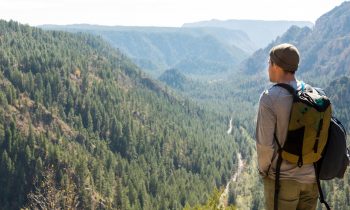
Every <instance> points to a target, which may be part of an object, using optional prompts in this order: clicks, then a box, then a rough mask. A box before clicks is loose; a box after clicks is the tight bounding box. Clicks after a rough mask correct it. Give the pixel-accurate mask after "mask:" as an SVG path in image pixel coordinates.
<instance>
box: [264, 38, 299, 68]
mask: <svg viewBox="0 0 350 210" xmlns="http://www.w3.org/2000/svg"><path fill="white" fill-rule="evenodd" d="M270 59H271V61H272V62H273V63H275V64H277V65H278V66H280V67H281V68H283V69H284V70H285V71H291V72H295V71H296V70H297V69H298V65H299V51H298V49H297V48H296V47H295V46H294V45H291V44H288V43H284V44H280V45H277V46H274V47H273V48H272V49H271V50H270Z"/></svg>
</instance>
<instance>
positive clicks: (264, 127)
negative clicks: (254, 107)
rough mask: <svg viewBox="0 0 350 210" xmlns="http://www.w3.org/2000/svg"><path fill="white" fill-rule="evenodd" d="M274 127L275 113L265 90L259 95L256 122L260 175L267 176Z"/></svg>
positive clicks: (273, 147)
mask: <svg viewBox="0 0 350 210" xmlns="http://www.w3.org/2000/svg"><path fill="white" fill-rule="evenodd" d="M275 127H276V115H275V113H274V111H273V105H272V101H271V98H270V96H269V95H268V91H265V92H264V93H263V94H262V95H261V97H260V101H259V110H258V118H257V123H256V150H257V153H258V167H259V172H260V174H261V175H262V176H267V173H268V170H269V168H270V165H271V162H272V157H273V155H274V150H275V146H274V145H275V144H274V132H275Z"/></svg>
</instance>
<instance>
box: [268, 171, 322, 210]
mask: <svg viewBox="0 0 350 210" xmlns="http://www.w3.org/2000/svg"><path fill="white" fill-rule="evenodd" d="M263 181H264V193H265V208H266V210H273V206H274V195H275V180H273V179H270V178H268V177H265V178H263ZM280 186H281V188H280V192H279V195H278V209H279V210H315V209H316V206H317V198H318V188H317V184H316V183H313V184H302V183H299V182H297V181H294V180H280Z"/></svg>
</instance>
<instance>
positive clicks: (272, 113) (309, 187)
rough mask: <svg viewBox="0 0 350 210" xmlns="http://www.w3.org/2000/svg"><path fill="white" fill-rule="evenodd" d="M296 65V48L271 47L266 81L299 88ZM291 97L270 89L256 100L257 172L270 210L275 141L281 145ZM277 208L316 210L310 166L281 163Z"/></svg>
mask: <svg viewBox="0 0 350 210" xmlns="http://www.w3.org/2000/svg"><path fill="white" fill-rule="evenodd" d="M298 65H299V52H298V49H297V48H296V47H295V46H293V45H291V44H281V45H277V46H275V47H273V48H272V49H271V51H270V59H269V67H268V73H269V79H270V81H271V82H272V83H285V84H289V85H291V86H292V87H294V88H295V89H303V88H304V83H303V82H301V81H298V80H296V78H295V72H296V71H297V69H298ZM292 101H293V97H292V95H291V94H290V93H289V92H288V91H287V90H286V89H284V88H282V87H279V86H272V87H271V88H269V89H268V90H266V91H264V92H263V93H262V95H261V97H260V101H259V110H258V118H257V126H256V146H257V154H258V166H259V172H260V174H261V176H262V177H263V182H264V194H265V207H266V209H267V210H272V209H274V193H275V181H274V179H275V174H276V162H277V159H278V158H277V156H278V152H277V150H278V146H277V142H276V141H277V140H275V139H274V135H276V137H277V139H278V141H279V143H280V145H282V146H283V144H284V142H285V139H286V136H287V131H288V123H289V115H290V111H291V106H292ZM279 183H280V190H279V193H278V207H279V209H282V210H289V209H293V210H295V209H298V210H304V209H305V210H312V209H316V204H317V198H318V188H317V184H316V177H315V170H314V166H313V164H303V165H302V166H301V167H298V166H297V165H296V164H292V163H289V162H287V161H285V160H282V164H281V169H280V181H279Z"/></svg>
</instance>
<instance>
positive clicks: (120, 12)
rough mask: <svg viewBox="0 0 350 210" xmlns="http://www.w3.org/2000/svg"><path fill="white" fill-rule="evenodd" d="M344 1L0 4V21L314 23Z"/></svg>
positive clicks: (28, 0)
mask: <svg viewBox="0 0 350 210" xmlns="http://www.w3.org/2000/svg"><path fill="white" fill-rule="evenodd" d="M342 2H344V0H0V3H1V7H0V19H5V20H10V19H13V20H16V21H19V22H21V23H24V24H29V25H33V26H34V25H40V24H75V23H89V24H99V25H133V26H172V27H174V26H175V27H178V26H181V25H182V24H183V23H188V22H196V21H201V20H210V19H219V20H228V19H255V20H306V21H311V22H314V21H315V20H316V19H317V18H318V17H320V16H321V15H322V14H324V13H326V12H328V11H329V10H331V9H333V8H334V7H336V6H338V5H340V4H341V3H342Z"/></svg>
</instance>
